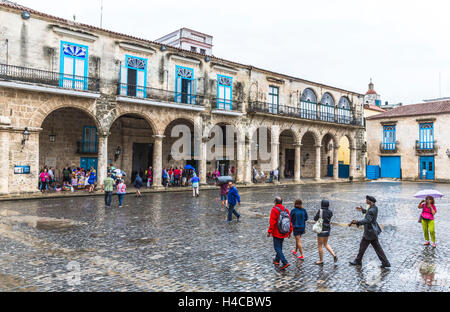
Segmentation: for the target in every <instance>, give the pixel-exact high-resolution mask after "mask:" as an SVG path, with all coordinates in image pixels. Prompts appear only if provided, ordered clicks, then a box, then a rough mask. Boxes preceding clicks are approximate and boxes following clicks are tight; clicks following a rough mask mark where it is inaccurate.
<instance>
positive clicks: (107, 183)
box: [102, 172, 114, 208]
mask: <svg viewBox="0 0 450 312" xmlns="http://www.w3.org/2000/svg"><path fill="white" fill-rule="evenodd" d="M102 188H103V191H105V206H106V208H109V207H111V202H112V192H113V190H114V180H113V178H111V172H108V174H107V176H106V178H105V179H103V185H102Z"/></svg>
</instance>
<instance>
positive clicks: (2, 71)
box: [0, 64, 100, 92]
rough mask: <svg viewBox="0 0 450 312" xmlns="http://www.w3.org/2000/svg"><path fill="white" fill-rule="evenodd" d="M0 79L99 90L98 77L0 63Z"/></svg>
mask: <svg viewBox="0 0 450 312" xmlns="http://www.w3.org/2000/svg"><path fill="white" fill-rule="evenodd" d="M0 79H3V80H11V81H21V82H29V83H38V84H43V85H47V86H52V87H57V88H65V89H77V90H89V91H95V92H98V91H99V90H100V79H98V78H92V77H83V76H76V75H68V74H63V73H56V72H51V71H46V70H41V69H35V68H28V67H21V66H14V65H6V64H0Z"/></svg>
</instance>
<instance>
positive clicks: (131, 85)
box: [127, 68, 137, 96]
mask: <svg viewBox="0 0 450 312" xmlns="http://www.w3.org/2000/svg"><path fill="white" fill-rule="evenodd" d="M127 77H128V83H127V85H128V88H127V95H128V96H136V84H137V71H136V69H133V68H128V75H127Z"/></svg>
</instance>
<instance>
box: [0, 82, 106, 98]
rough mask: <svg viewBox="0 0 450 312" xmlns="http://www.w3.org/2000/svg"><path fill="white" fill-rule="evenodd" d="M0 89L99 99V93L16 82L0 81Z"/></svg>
mask: <svg viewBox="0 0 450 312" xmlns="http://www.w3.org/2000/svg"><path fill="white" fill-rule="evenodd" d="M0 87H6V88H13V89H21V90H27V91H34V92H46V93H53V94H60V95H71V96H78V97H85V98H90V99H98V98H99V97H100V93H94V92H90V91H81V90H80V91H76V90H75V89H74V90H69V89H62V88H61V89H59V88H54V87H44V86H40V85H33V84H25V83H20V82H19V83H18V82H12V81H4V80H0Z"/></svg>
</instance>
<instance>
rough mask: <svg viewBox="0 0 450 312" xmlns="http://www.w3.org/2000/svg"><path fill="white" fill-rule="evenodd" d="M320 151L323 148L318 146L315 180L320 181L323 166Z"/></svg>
mask: <svg viewBox="0 0 450 312" xmlns="http://www.w3.org/2000/svg"><path fill="white" fill-rule="evenodd" d="M320 149H321V146H320V145H316V161H315V173H314V180H320V165H321V158H320Z"/></svg>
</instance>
